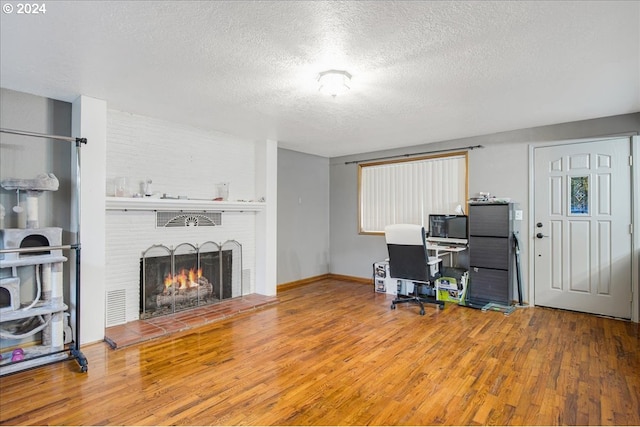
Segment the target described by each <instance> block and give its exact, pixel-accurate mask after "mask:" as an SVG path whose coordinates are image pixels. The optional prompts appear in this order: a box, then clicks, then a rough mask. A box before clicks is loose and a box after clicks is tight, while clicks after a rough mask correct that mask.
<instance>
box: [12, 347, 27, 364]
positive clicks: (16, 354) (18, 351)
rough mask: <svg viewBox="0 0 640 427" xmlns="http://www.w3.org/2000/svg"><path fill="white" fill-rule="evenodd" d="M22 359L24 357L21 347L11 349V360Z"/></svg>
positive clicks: (17, 360)
mask: <svg viewBox="0 0 640 427" xmlns="http://www.w3.org/2000/svg"><path fill="white" fill-rule="evenodd" d="M22 359H24V350H22V349H21V348H16V349H15V350H13V353H11V361H12V362H19V361H21V360H22Z"/></svg>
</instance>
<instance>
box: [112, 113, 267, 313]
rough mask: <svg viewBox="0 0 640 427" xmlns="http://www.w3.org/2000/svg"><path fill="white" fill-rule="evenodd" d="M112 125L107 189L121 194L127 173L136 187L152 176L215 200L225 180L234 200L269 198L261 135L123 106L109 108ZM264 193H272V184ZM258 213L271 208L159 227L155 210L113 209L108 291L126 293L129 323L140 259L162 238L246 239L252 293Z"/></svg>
mask: <svg viewBox="0 0 640 427" xmlns="http://www.w3.org/2000/svg"><path fill="white" fill-rule="evenodd" d="M107 129H108V130H107V137H108V143H107V153H106V159H107V161H106V165H107V185H106V188H105V190H104V191H105V192H106V194H107V195H112V194H113V191H112V189H113V180H114V178H116V177H127V179H128V181H129V182H130V183H131V191H132V192H140V191H141V185H142V184H143V183H144V181H146V180H147V179H151V180H152V181H153V184H152V188H153V190H154V192H158V193H160V194H164V193H166V194H170V195H173V196H187V197H189V198H190V199H206V200H212V199H213V198H214V197H216V196H217V189H216V184H217V183H220V182H228V183H230V185H229V199H230V200H238V199H241V200H247V201H249V200H256V199H258V198H260V197H264V195H262V196H256V160H255V159H256V155H257V154H256V152H257V151H258V150H256V143H254V142H253V141H249V140H246V139H241V138H236V137H233V136H230V135H226V134H222V133H218V132H211V131H204V130H200V129H196V128H193V127H190V126H184V125H181V124H177V123H172V122H168V121H165V120H159V119H155V118H150V117H145V116H140V115H134V114H130V113H125V112H121V111H116V110H109V111H108V128H107ZM262 169H263V168H261V170H262ZM260 191H261V194H264V191H265V189H261V190H260ZM257 215H264V214H263V213H258V214H257V213H255V212H225V213H223V214H222V226H219V227H188V228H172V229H158V228H156V226H155V213H154V212H151V211H145V212H137V211H128V212H123V211H111V210H110V211H108V212H107V223H106V231H107V240H106V246H105V248H106V258H107V270H106V283H107V284H106V292H107V293H111V292H113V291H124V292H125V294H126V314H125V316H126V321H132V320H137V319H138V297H139V280H140V276H139V260H140V256H141V254H142V252H143V251H144V250H146V249H147V248H149V247H150V246H151V245H154V244H160V245H165V246H176V245H178V244H181V243H191V244H194V245H200V244H202V243H205V242H207V241H213V242H216V243H218V244H222V243H223V242H225V241H226V240H236V241H238V242H239V243H240V244H241V245H242V267H243V277H244V278H245V280H247V281H248V282H249V283H244V284H243V287H244V289H245V290H246V291H247V292H246V293H253V292H256V216H257ZM263 252H264V251H263ZM274 290H275V289H274ZM261 291H262V292H264V289H261ZM274 293H275V292H274ZM110 308H111V307H110ZM108 326H109V325H108Z"/></svg>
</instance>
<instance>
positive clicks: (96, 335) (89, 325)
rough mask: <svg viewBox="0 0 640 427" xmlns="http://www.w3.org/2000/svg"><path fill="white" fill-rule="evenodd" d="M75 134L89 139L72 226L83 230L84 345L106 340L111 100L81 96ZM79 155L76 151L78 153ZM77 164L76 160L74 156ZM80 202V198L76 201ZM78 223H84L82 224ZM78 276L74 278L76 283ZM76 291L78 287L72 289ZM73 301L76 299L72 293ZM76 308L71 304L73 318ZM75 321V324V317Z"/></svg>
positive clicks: (76, 105)
mask: <svg viewBox="0 0 640 427" xmlns="http://www.w3.org/2000/svg"><path fill="white" fill-rule="evenodd" d="M71 130H72V134H73V136H74V137H76V138H77V137H82V138H86V139H87V144H86V145H84V146H83V147H82V149H81V150H80V151H81V153H80V157H81V164H80V174H79V176H78V177H76V176H74V177H72V180H73V181H74V182H73V185H75V184H76V182H75V181H76V179H80V183H81V185H80V187H81V189H80V213H79V214H80V215H79V216H80V217H76V218H73V219H72V224H71V229H72V230H78V231H79V232H80V239H81V241H80V242H79V243H80V245H81V257H80V261H81V264H80V279H81V280H80V307H81V309H80V325H81V327H80V337H77V339H78V341H79V343H80V344H85V343H90V342H95V341H102V340H103V339H104V331H105V263H106V257H105V217H106V214H105V191H104V190H105V182H106V169H107V165H106V159H107V103H106V102H105V101H103V100H100V99H95V98H89V97H87V96H84V95H81V96H79V97H78V98H77V99H76V100H75V101H73V103H72V105H71ZM74 157H75V152H74ZM72 161H73V162H74V164H75V161H76V159H75V158H74V159H72ZM76 202H77V201H76ZM78 224H80V226H79V227H78ZM74 282H75V277H72V283H74ZM72 293H75V289H72ZM71 301H76V296H75V295H72V298H71ZM75 309H76V308H75V307H71V313H72V317H73V316H75V312H76V310H75ZM71 324H75V319H72V322H71Z"/></svg>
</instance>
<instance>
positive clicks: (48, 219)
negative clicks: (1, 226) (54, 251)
mask: <svg viewBox="0 0 640 427" xmlns="http://www.w3.org/2000/svg"><path fill="white" fill-rule="evenodd" d="M0 127H2V128H5V129H15V130H23V131H30V132H37V133H45V134H54V135H61V136H71V104H69V103H68V102H62V101H55V100H52V99H48V98H42V97H40V96H35V95H30V94H26V93H22V92H16V91H12V90H8V89H0ZM0 148H1V155H0V180H1V179H5V178H27V179H28V178H34V177H35V176H37V175H38V174H41V173H47V172H53V173H54V174H55V175H56V177H57V178H58V180H59V181H60V187H59V189H58V191H57V192H56V194H55V197H53V195H52V194H51V193H49V192H44V193H43V194H42V195H41V196H40V197H39V198H38V205H39V209H38V214H39V218H38V220H39V222H40V226H41V227H54V226H55V227H62V228H64V229H66V230H68V229H69V224H70V222H69V221H62V223H60V222H59V219H60V218H65V219H66V218H69V215H70V208H69V200H70V189H71V172H70V168H71V150H72V148H73V144H71V143H69V142H60V141H52V140H48V139H41V138H31V137H24V136H18V135H10V134H5V133H0ZM24 197H25V195H24V194H21V195H20V198H21V199H22V200H23V201H24V200H25V199H24ZM0 204H2V205H3V206H4V208H5V210H6V217H5V218H4V220H5V227H6V228H11V227H17V226H18V215H17V214H15V213H14V212H13V211H12V207H13V206H15V204H16V192H15V191H7V190H5V189H4V188H1V187H0ZM54 218H55V223H54Z"/></svg>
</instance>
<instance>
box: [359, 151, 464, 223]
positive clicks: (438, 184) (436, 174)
mask: <svg viewBox="0 0 640 427" xmlns="http://www.w3.org/2000/svg"><path fill="white" fill-rule="evenodd" d="M358 193H359V207H358V214H359V225H360V233H363V234H366V233H374V234H378V233H383V232H384V227H385V226H386V225H387V224H399V223H408V224H421V225H423V226H425V227H428V225H429V214H432V213H433V214H453V213H455V211H456V207H457V206H458V205H460V206H462V208H463V209H464V208H465V207H466V200H467V153H466V152H457V153H451V154H447V155H440V156H431V157H421V158H414V159H402V160H393V161H387V162H375V163H362V164H360V165H359V168H358Z"/></svg>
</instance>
